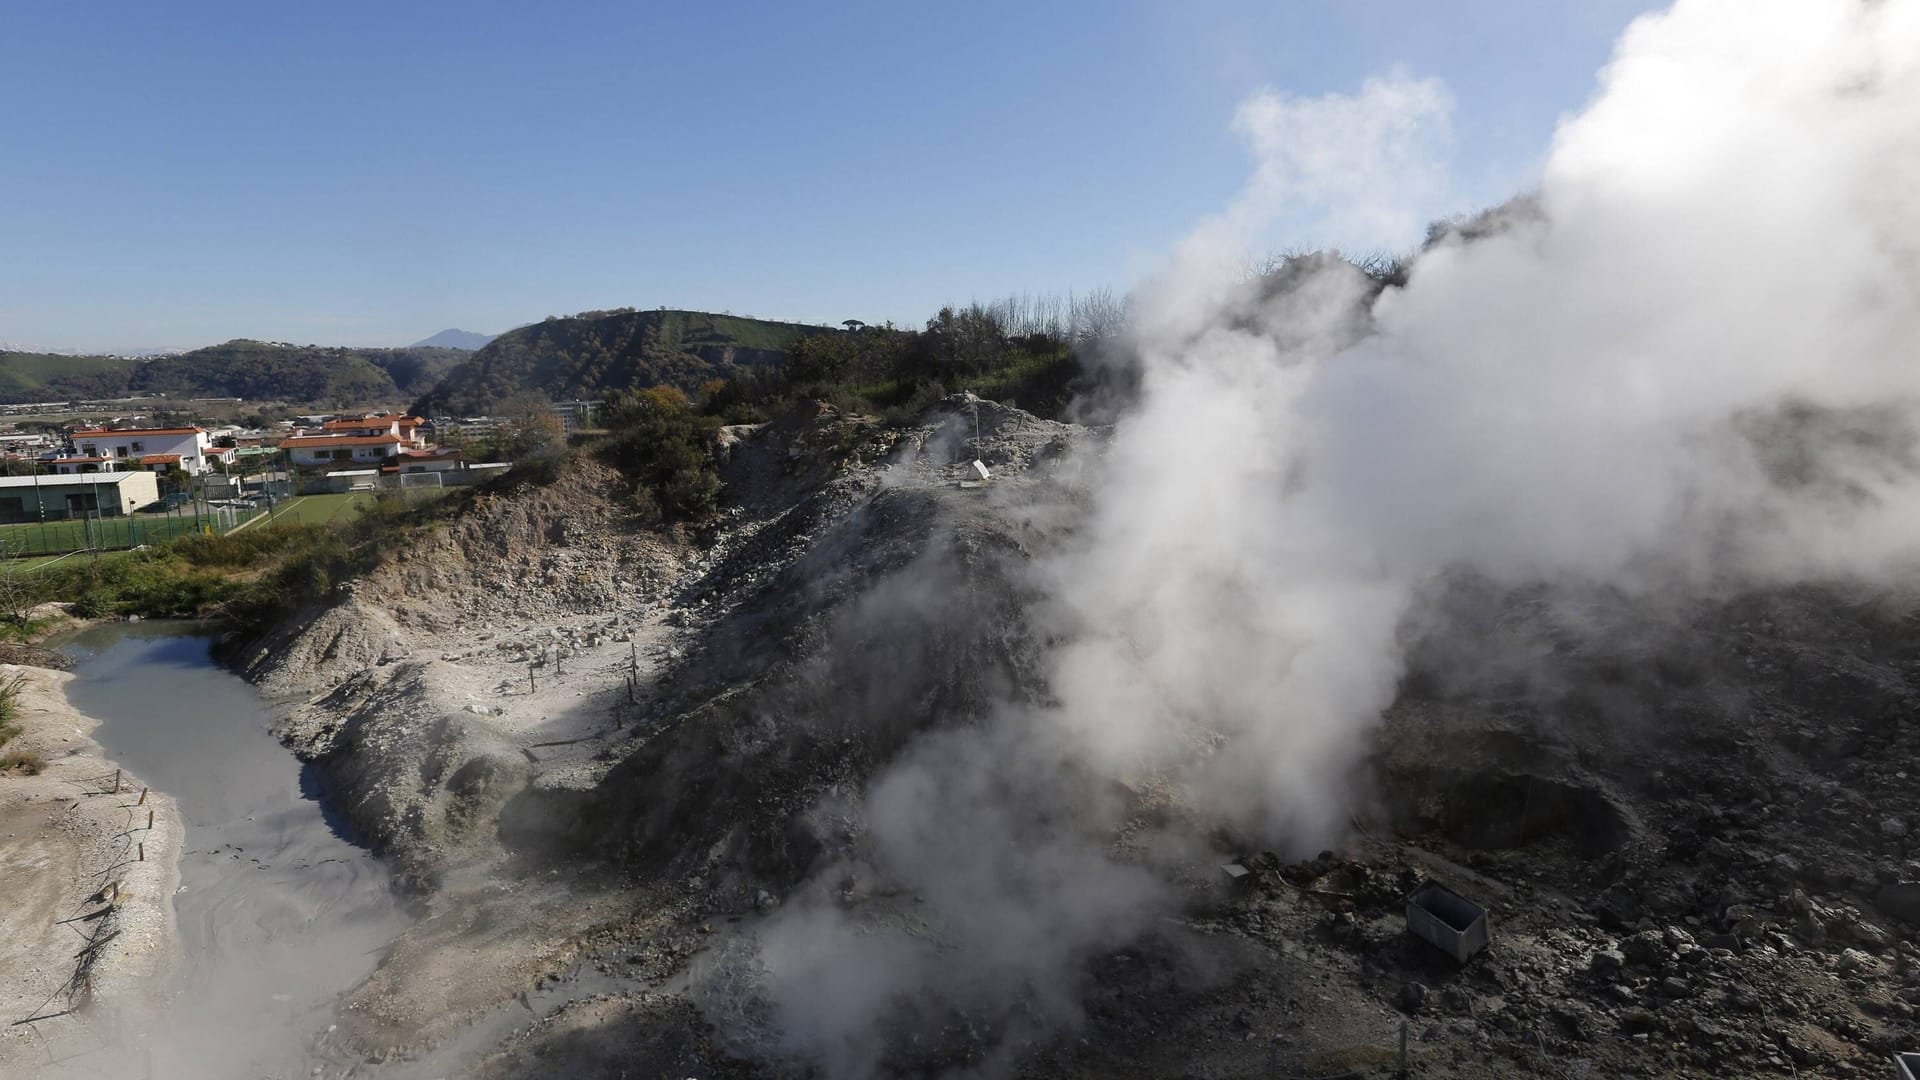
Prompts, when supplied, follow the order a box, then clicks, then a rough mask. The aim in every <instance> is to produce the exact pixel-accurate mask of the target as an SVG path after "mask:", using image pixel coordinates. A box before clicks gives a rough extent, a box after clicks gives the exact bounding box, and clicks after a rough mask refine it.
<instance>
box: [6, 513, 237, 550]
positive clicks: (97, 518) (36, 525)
mask: <svg viewBox="0 0 1920 1080" xmlns="http://www.w3.org/2000/svg"><path fill="white" fill-rule="evenodd" d="M260 512H261V511H260V510H258V509H253V508H239V507H228V506H208V505H206V504H204V503H198V502H196V503H188V504H185V505H182V506H176V507H169V508H167V509H165V510H162V511H158V512H155V513H141V514H127V515H124V516H102V515H100V514H98V513H96V512H91V511H89V512H83V513H76V514H72V515H67V514H56V513H55V512H53V511H51V510H50V511H48V513H47V516H46V519H45V520H40V521H25V522H17V523H13V524H0V553H4V554H5V555H6V556H24V555H64V554H67V553H68V552H74V551H122V550H125V549H127V548H137V547H141V546H143V545H148V544H159V543H164V542H165V541H168V540H171V539H173V538H174V537H177V536H198V535H204V534H212V533H223V532H226V531H228V530H229V529H232V528H234V527H235V526H237V525H239V524H241V523H242V522H245V521H248V520H250V519H251V518H253V517H256V516H258V515H259V514H260Z"/></svg>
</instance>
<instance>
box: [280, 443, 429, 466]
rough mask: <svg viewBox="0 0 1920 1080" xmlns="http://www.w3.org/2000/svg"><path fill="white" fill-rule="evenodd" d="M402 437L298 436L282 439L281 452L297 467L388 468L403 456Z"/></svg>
mask: <svg viewBox="0 0 1920 1080" xmlns="http://www.w3.org/2000/svg"><path fill="white" fill-rule="evenodd" d="M401 445H402V441H401V439H400V436H398V435H295V436H294V437H293V438H290V439H282V440H280V449H282V450H285V451H286V452H287V459H288V460H289V461H291V462H292V463H293V465H294V467H295V468H302V469H312V468H321V467H325V466H330V465H385V464H386V463H387V461H388V459H390V458H393V457H395V456H396V455H398V454H399V453H400V447H401Z"/></svg>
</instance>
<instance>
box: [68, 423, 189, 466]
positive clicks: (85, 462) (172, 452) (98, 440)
mask: <svg viewBox="0 0 1920 1080" xmlns="http://www.w3.org/2000/svg"><path fill="white" fill-rule="evenodd" d="M67 438H68V441H69V442H71V443H72V444H73V451H72V453H70V454H65V455H61V456H59V457H56V458H54V459H53V465H54V471H56V472H58V473H63V474H74V473H92V472H123V471H126V470H129V469H141V470H146V471H150V472H165V471H167V470H168V469H173V468H180V469H183V470H185V471H187V472H189V473H194V474H199V473H204V472H206V471H207V469H208V468H209V467H210V466H211V464H212V462H213V461H215V460H219V459H221V458H222V457H223V455H222V453H221V452H219V451H216V450H214V449H213V445H212V440H211V439H209V438H208V437H207V433H206V431H205V430H204V429H202V428H197V427H185V428H127V429H123V430H119V431H111V430H106V429H101V430H94V431H75V432H73V433H72V434H70V435H69V436H68V437H67Z"/></svg>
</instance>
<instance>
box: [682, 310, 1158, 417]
mask: <svg viewBox="0 0 1920 1080" xmlns="http://www.w3.org/2000/svg"><path fill="white" fill-rule="evenodd" d="M1110 306H1111V308H1112V310H1111V312H1109V313H1108V314H1107V315H1105V316H1103V317H1104V318H1106V319H1107V321H1106V322H1102V323H1099V324H1098V325H1099V326H1100V327H1102V328H1103V329H1102V334H1105V333H1111V332H1113V331H1114V329H1116V328H1117V326H1118V324H1119V320H1120V318H1121V316H1122V312H1121V310H1120V309H1119V308H1118V306H1117V305H1110ZM1062 310H1066V311H1074V312H1075V313H1076V314H1081V315H1082V320H1081V321H1078V323H1077V325H1078V326H1079V327H1083V328H1081V329H1077V328H1076V321H1075V320H1067V321H1062V320H1061V319H1060V318H1059V317H1058V313H1059V312H1060V311H1062ZM1105 310H1106V309H1105V308H1103V309H1102V311H1105ZM1095 325H1096V324H1095V321H1094V320H1093V318H1092V316H1091V315H1085V314H1083V313H1082V311H1081V310H1079V309H1075V308H1072V307H1063V306H1061V305H1055V304H1052V303H1050V302H1045V301H1042V302H1035V301H1032V300H1026V299H1009V300H1004V301H1001V302H999V303H997V304H973V305H970V306H968V307H965V308H951V307H948V308H942V309H941V310H940V311H939V313H938V314H936V315H935V316H934V317H933V318H931V319H929V320H927V324H926V326H925V328H923V329H920V330H900V329H896V328H894V327H892V326H884V327H879V326H864V327H860V328H859V329H857V330H852V331H849V332H846V333H838V334H822V335H813V336H809V337H805V338H801V339H798V340H796V341H795V342H794V343H793V345H792V346H791V347H790V349H789V356H788V360H787V363H786V364H785V365H783V366H781V367H778V368H753V369H748V370H743V371H739V372H737V373H736V374H734V375H733V376H732V377H730V378H727V379H723V380H717V381H714V382H711V383H708V384H706V385H704V386H703V387H702V388H701V411H702V412H705V413H707V414H709V415H714V416H718V417H720V418H722V419H723V420H725V421H726V422H727V423H734V424H739V423H753V422H758V421H763V420H766V419H769V418H770V417H772V416H774V415H777V414H778V413H780V412H781V411H783V410H784V409H786V408H787V407H789V406H790V405H791V404H792V403H793V402H795V401H798V400H806V399H813V400H821V401H826V402H828V403H830V404H833V405H836V406H839V407H840V408H843V409H847V410H850V411H856V412H864V413H872V414H876V415H879V416H881V417H882V418H883V419H886V420H889V421H895V422H898V421H903V420H906V419H909V418H911V417H913V416H917V415H918V414H919V413H920V412H922V411H923V410H925V408H926V407H927V406H928V405H931V404H932V403H933V402H935V401H938V400H940V399H941V398H943V397H945V396H947V394H949V393H951V392H957V391H960V390H971V391H973V392H974V393H977V394H979V395H980V396H982V397H986V398H992V399H994V400H996V401H1001V402H1005V403H1007V404H1011V405H1017V406H1019V407H1020V408H1023V409H1026V410H1027V411H1029V412H1032V413H1035V414H1037V415H1040V416H1058V415H1059V414H1060V413H1061V412H1062V411H1063V410H1064V409H1065V408H1066V407H1067V405H1068V403H1069V402H1071V401H1072V400H1073V398H1074V395H1075V393H1076V391H1077V388H1078V385H1079V380H1080V378H1081V374H1082V371H1083V366H1082V364H1081V361H1080V354H1081V350H1082V349H1085V348H1090V347H1095V346H1096V345H1097V343H1098V342H1099V341H1100V340H1101V339H1102V338H1101V336H1096V335H1095V333H1094V329H1093V327H1094V326H1095Z"/></svg>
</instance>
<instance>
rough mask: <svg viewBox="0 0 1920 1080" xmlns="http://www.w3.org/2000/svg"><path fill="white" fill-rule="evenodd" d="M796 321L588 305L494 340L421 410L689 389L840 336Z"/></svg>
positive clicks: (422, 402)
mask: <svg viewBox="0 0 1920 1080" xmlns="http://www.w3.org/2000/svg"><path fill="white" fill-rule="evenodd" d="M840 333H843V331H836V330H827V329H824V328H821V327H817V326H805V325H802V324H799V323H783V322H769V321H767V320H765V319H745V318H739V317H736V316H732V315H712V314H707V313H705V312H698V311H666V310H659V311H636V310H634V309H632V308H622V309H619V310H615V311H586V312H582V313H580V314H578V315H574V316H570V317H568V318H557V317H556V318H549V319H547V320H546V321H544V322H538V323H534V324H533V325H531V326H523V327H521V328H520V329H518V330H512V331H509V332H507V333H505V334H502V335H501V336H499V337H498V338H495V339H494V340H493V342H492V343H491V344H489V345H488V346H487V347H486V348H484V349H481V350H480V351H479V352H477V353H472V354H470V356H469V357H468V358H467V359H466V361H465V362H464V363H462V364H460V365H459V366H458V367H456V368H454V369H453V370H452V371H450V372H448V373H447V376H446V378H444V379H443V380H441V382H440V384H439V385H438V386H436V387H434V388H433V390H432V391H431V392H429V393H427V394H424V395H423V396H422V397H421V398H420V399H419V400H418V401H417V402H415V403H414V406H413V411H414V412H417V413H419V414H420V415H422V416H445V415H453V416H474V415H481V414H488V413H495V412H497V411H499V409H500V408H501V405H502V403H503V402H506V401H508V400H509V399H511V398H513V397H514V396H515V395H517V394H524V393H526V392H528V391H532V392H534V393H537V394H540V395H544V396H545V397H546V398H548V399H549V400H567V399H577V398H603V397H605V396H606V395H608V394H610V393H613V392H614V391H617V390H644V389H647V388H649V387H653V386H673V387H678V388H679V389H681V390H683V391H686V392H688V393H692V392H693V391H695V390H697V389H698V388H699V387H700V386H701V385H702V384H703V383H706V382H709V381H711V380H713V379H716V378H724V377H727V376H728V375H730V374H732V373H733V372H735V371H740V370H746V369H751V368H757V367H773V366H778V365H779V364H780V363H781V362H782V361H783V360H785V358H786V351H787V350H788V349H789V348H790V347H791V346H792V345H793V343H794V342H795V341H797V340H800V339H802V338H805V337H808V336H814V335H835V334H840Z"/></svg>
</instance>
